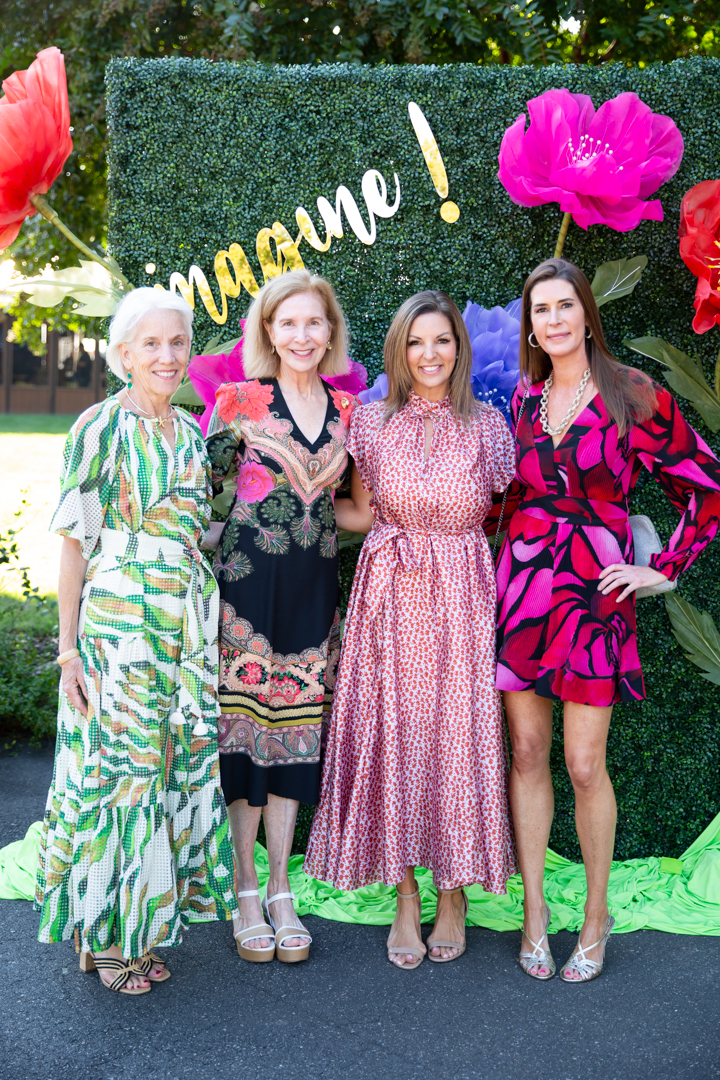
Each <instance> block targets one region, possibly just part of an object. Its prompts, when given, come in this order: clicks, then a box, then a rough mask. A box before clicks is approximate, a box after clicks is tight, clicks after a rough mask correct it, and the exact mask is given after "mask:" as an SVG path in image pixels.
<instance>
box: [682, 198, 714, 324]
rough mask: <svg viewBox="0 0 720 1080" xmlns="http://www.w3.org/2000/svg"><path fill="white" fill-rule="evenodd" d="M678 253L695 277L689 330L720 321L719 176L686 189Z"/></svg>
mask: <svg viewBox="0 0 720 1080" xmlns="http://www.w3.org/2000/svg"><path fill="white" fill-rule="evenodd" d="M680 256H681V258H682V260H683V262H684V263H685V265H686V266H687V268H688V270H691V271H692V272H693V274H694V275H695V277H696V278H697V279H698V283H697V288H696V289H695V318H694V319H693V330H694V331H695V333H696V334H704V333H705V331H706V330H709V329H710V328H711V327H712V326H714V325H715V323H718V324H720V180H703V182H702V183H701V184H696V185H695V187H692V188H690V190H689V191H686V192H685V194H684V196H683V201H682V205H681V207H680Z"/></svg>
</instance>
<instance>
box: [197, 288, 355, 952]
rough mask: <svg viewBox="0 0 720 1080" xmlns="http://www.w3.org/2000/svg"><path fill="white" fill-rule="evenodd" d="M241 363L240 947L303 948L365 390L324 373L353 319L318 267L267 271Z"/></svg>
mask: <svg viewBox="0 0 720 1080" xmlns="http://www.w3.org/2000/svg"><path fill="white" fill-rule="evenodd" d="M243 366H244V369H245V376H246V381H245V382H241V383H226V384H224V385H223V386H221V387H220V388H219V389H218V391H217V405H216V407H215V411H214V412H213V415H212V418H211V420H210V427H209V429H208V453H209V455H210V460H211V462H212V466H213V480H214V482H215V484H216V486H217V487H218V489H219V488H220V487H221V486H222V485H223V483H224V482H225V480H226V477H227V476H228V474H229V473H230V475H231V476H233V477H235V470H236V469H237V476H236V482H237V494H236V497H235V502H234V504H233V507H232V509H231V511H230V515H229V517H228V519H227V522H226V524H225V527H224V529H223V530H222V537H221V539H220V546H219V551H218V556H217V558H216V560H215V567H214V568H215V573H216V575H217V579H218V583H219V585H220V598H221V599H220V607H221V627H220V650H221V663H220V705H221V708H222V716H221V719H220V723H219V739H220V772H221V777H222V786H223V792H224V794H225V800H226V802H227V804H228V812H229V815H230V825H231V829H232V836H233V843H234V845H235V855H236V862H237V870H238V885H239V893H238V897H239V908H240V919H239V921H238V922H237V924H236V927H235V937H236V940H237V945H238V951H239V953H240V955H241V956H242V957H243V958H244V959H245V960H250V961H255V962H263V961H267V960H272V959H273V958H274V957H275V956H276V955H277V958H278V960H282V961H284V962H286V963H292V962H295V961H298V960H304V959H306V957H307V955H308V950H309V947H310V935H309V934H308V932H307V930H306V929H305V927H304V926H303V925H302V923H301V922H300V921H299V919H298V917H297V915H296V913H295V909H294V907H293V903H292V901H293V899H294V897H293V895H292V893H291V891H290V886H289V882H288V859H289V857H290V851H291V848H292V840H293V833H294V829H295V820H296V817H297V812H298V808H299V804H300V803H301V802H303V803H310V804H316V803H317V801H318V796H319V791H320V752H321V746H322V725H323V718H324V717H328V716H329V712H328V710H329V707H330V702H331V694H332V687H333V685H334V681H335V668H336V665H337V660H338V655H339V651H340V613H339V610H338V541H337V532H336V528H335V510H334V506H333V500H334V495H335V491H336V489H337V488H338V486H339V485H340V483H341V480H342V478H343V475H344V473H345V470H346V467H347V460H348V459H347V452H346V449H345V442H346V438H347V433H348V426H349V422H350V414H351V412H352V410H353V406H354V405H355V398H353V397H352V395H351V394H347V393H344V392H342V391H337V390H333V389H332V387H330V386H328V385H326V384H325V383H324V382H323V381H322V379H321V377H320V376H321V375H330V376H332V375H340V374H343V373H345V372H346V371H347V370H348V368H347V332H346V329H345V319H344V317H343V314H342V312H341V310H340V307H339V306H338V302H337V299H336V298H335V293H334V292H333V290H332V287H331V286H330V285H329V284H328V282H327V281H324V280H323V279H322V278H319V277H314V276H312V275H311V274H310V273H308V271H307V270H295V271H293V272H292V273H288V274H283V275H282V276H281V277H276V278H272V279H271V280H270V281H268V282H267V284H266V285H264V286H263V288H262V289H261V290H260V292H259V294H258V296H257V297H256V298H255V300H254V301H253V303H252V306H251V308H250V311H249V314H248V318H247V321H246V323H245V328H244V344H243ZM233 486H235V479H233ZM214 529H215V527H214V526H213V530H214ZM261 814H263V816H264V821H265V835H266V837H267V848H268V859H269V866H270V878H269V881H268V886H267V891H266V894H265V898H264V901H263V911H261V909H260V898H259V893H258V880H257V876H256V873H255V864H254V859H253V851H254V847H255V837H256V836H257V831H258V825H259V823H260V815H261ZM298 931H299V933H298Z"/></svg>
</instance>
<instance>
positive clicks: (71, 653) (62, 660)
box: [57, 649, 80, 667]
mask: <svg viewBox="0 0 720 1080" xmlns="http://www.w3.org/2000/svg"><path fill="white" fill-rule="evenodd" d="M79 655H80V650H79V649H68V650H67V652H61V653H60V655H59V656H58V658H57V663H58V664H59V665H60V667H62V666H63V664H67V662H68V660H74V659H75V657H76V656H79Z"/></svg>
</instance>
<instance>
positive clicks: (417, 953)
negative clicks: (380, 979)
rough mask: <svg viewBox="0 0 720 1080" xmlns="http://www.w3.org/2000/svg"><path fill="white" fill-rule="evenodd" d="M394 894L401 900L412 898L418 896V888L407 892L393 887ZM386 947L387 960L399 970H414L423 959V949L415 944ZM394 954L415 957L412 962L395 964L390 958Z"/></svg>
mask: <svg viewBox="0 0 720 1080" xmlns="http://www.w3.org/2000/svg"><path fill="white" fill-rule="evenodd" d="M395 894H396V896H397V897H398V898H400V899H402V900H414V899H415V898H416V897H419V896H420V889H416V890H415V892H407V893H405V892H400V890H399V889H395ZM418 902H419V903H420V911H421V913H422V901H420V900H418ZM386 948H387V957H388V960H389V961H390V963H391V964H392V965H393V966H394V967H396V968H398V969H399V970H400V971H414V970H415V968H418V967H420V965H421V964H422V962H423V960H424V959H425V950H424V949H418V948H417V946H415V945H393V946H390V945H387V946H386ZM395 955H397V956H405V955H408V956H414V957H415V959H414V960H413V962H412V964H408V963H407V961H405V962H404V963H402V964H396V963H395V961H394V960H393V959H392V957H393V956H395Z"/></svg>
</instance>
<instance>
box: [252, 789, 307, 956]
mask: <svg viewBox="0 0 720 1080" xmlns="http://www.w3.org/2000/svg"><path fill="white" fill-rule="evenodd" d="M299 808H300V803H299V802H297V801H296V800H295V799H282V798H280V796H278V795H268V801H267V806H266V807H265V808H264V810H263V818H264V820H265V836H266V838H267V850H268V863H269V864H270V877H269V878H268V887H267V894H268V896H274V895H275V894H276V893H284V892H290V882H289V880H288V862H289V860H290V852H291V850H292V842H293V836H294V835H295V822H296V820H297V814H298V810H299ZM270 914H271V915H272V917H273V919H274V920H275V925H276V926H277V927H278V928H280V926H281V925H282V926H293V925H295V923H296V920H297V916H296V915H295V908H294V907H293V902H292V900H277V901H276V902H275V903H274V904H273V905H272V911H271V913H270ZM307 940H308V939H307V936H300V937H296V938H287V940H286V941H285V942H284V945H285V948H287V949H294V948H296V947H299V946H300V945H306V944H307Z"/></svg>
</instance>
